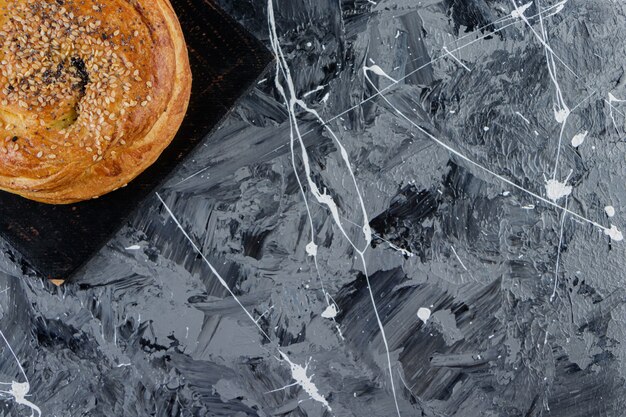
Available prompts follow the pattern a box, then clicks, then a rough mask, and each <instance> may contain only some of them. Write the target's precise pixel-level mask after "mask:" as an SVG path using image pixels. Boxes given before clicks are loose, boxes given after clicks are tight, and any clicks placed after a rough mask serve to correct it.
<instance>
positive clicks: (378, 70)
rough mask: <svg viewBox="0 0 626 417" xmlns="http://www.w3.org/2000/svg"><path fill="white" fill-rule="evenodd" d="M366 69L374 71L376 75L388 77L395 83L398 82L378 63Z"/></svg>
mask: <svg viewBox="0 0 626 417" xmlns="http://www.w3.org/2000/svg"><path fill="white" fill-rule="evenodd" d="M365 69H366V70H367V71H372V72H373V73H374V74H376V75H379V76H381V77H384V78H387V79H388V80H390V81H391V82H393V83H397V81H396V80H395V79H393V78H392V77H391V76H389V75H388V74H387V73H386V72H385V71H383V69H382V68H381V67H379V66H378V65H376V64H373V65H372V66H370V67H367V66H366V67H365Z"/></svg>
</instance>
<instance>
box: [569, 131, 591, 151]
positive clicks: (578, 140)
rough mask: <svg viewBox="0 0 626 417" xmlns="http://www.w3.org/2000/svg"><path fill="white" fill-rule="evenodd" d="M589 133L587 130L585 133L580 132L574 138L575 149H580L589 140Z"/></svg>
mask: <svg viewBox="0 0 626 417" xmlns="http://www.w3.org/2000/svg"><path fill="white" fill-rule="evenodd" d="M588 133H589V132H587V131H586V130H585V131H584V132H580V133H578V134H577V135H575V136H574V137H573V138H572V146H573V147H574V148H578V147H579V146H580V145H582V144H583V142H584V141H585V139H586V138H587V134H588Z"/></svg>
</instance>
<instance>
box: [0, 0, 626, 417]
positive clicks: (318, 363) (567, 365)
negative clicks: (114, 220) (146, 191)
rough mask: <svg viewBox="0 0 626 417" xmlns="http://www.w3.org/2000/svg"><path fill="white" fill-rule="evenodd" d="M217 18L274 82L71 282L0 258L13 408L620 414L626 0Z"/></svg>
mask: <svg viewBox="0 0 626 417" xmlns="http://www.w3.org/2000/svg"><path fill="white" fill-rule="evenodd" d="M219 3H220V4H221V5H222V6H223V7H224V8H225V9H226V10H227V11H228V12H229V13H230V14H231V15H232V16H233V17H235V18H236V19H237V20H238V21H239V22H240V23H241V24H242V25H244V26H245V27H246V28H248V29H249V30H250V31H251V32H252V33H253V34H254V35H255V36H257V37H258V38H259V39H261V40H262V41H263V42H265V44H266V45H267V46H268V48H269V49H271V50H273V52H274V53H275V54H276V56H277V58H278V59H277V62H276V65H274V66H273V67H272V68H271V69H270V71H269V72H268V74H267V75H266V77H265V78H264V79H263V80H261V82H260V83H259V84H258V85H257V87H256V88H255V89H254V90H253V91H251V92H250V94H248V95H247V96H246V97H244V98H243V99H242V100H241V102H240V104H239V105H238V106H237V107H236V108H235V109H234V110H233V112H232V114H231V115H230V116H229V117H228V118H227V119H226V120H225V121H224V123H223V125H222V127H221V128H220V130H219V131H218V132H217V133H216V134H215V135H213V136H212V137H211V138H209V139H207V141H206V143H205V144H204V145H203V146H201V148H200V149H199V150H198V151H197V152H196V154H195V155H194V157H193V159H192V160H190V161H189V162H188V163H187V164H186V165H185V166H183V167H181V169H180V170H179V172H178V173H177V175H176V177H175V178H173V179H172V180H171V181H170V182H169V183H168V184H167V185H166V186H165V187H163V188H162V189H161V190H160V191H159V192H158V195H155V196H154V197H153V198H152V199H150V200H149V201H147V202H146V204H145V205H144V206H143V207H142V209H141V210H140V213H139V214H138V215H137V216H136V217H135V218H133V219H132V221H130V222H129V223H128V225H127V226H126V227H125V228H124V229H123V230H121V231H120V233H119V234H118V235H117V237H116V238H115V239H113V240H112V241H111V242H110V243H109V244H108V245H107V247H106V248H104V249H103V250H102V251H101V253H100V254H99V255H98V256H97V257H96V258H95V259H94V260H93V261H92V262H91V263H90V264H89V266H88V267H87V268H86V270H85V271H83V272H82V273H81V274H80V275H79V276H78V277H77V278H76V280H75V281H73V282H71V283H69V284H67V285H65V286H63V287H61V288H57V287H55V286H54V285H52V284H51V283H48V282H43V281H41V280H38V279H37V278H35V277H32V276H29V274H28V271H23V270H22V268H21V267H20V266H19V265H20V264H19V257H18V256H17V255H16V254H14V253H13V252H12V251H11V249H10V248H8V247H6V245H4V246H3V250H2V251H1V254H0V270H1V271H2V273H1V275H0V331H1V332H2V333H1V335H2V336H3V337H4V338H6V340H4V339H2V338H0V390H1V391H2V393H0V416H28V415H31V412H32V413H34V415H39V411H40V412H41V415H42V416H58V417H61V416H71V417H74V416H76V417H78V416H90V417H92V416H114V415H115V416H125V417H132V416H141V417H144V416H162V417H166V416H167V417H170V416H176V417H179V416H180V417H182V416H235V417H244V416H291V417H295V416H311V417H314V416H355V417H356V416H358V417H368V416H377V417H387V416H397V415H401V416H459V417H461V416H462V417H467V416H493V417H495V416H502V417H504V416H506V417H512V416H520V417H521V416H564V417H565V416H567V417H576V416H581V417H582V416H584V417H591V416H616V417H617V416H622V415H623V409H624V406H625V404H624V402H626V395H624V394H625V393H626V389H625V386H624V378H626V331H625V329H626V290H625V289H624V288H625V286H624V280H625V278H624V266H625V264H626V260H625V258H624V255H625V254H626V242H624V241H622V240H621V238H622V236H621V232H620V231H621V230H624V227H625V225H624V216H623V213H622V207H624V206H625V205H626V193H625V192H624V187H625V186H624V184H625V179H626V164H625V163H624V162H625V155H626V146H625V145H624V140H623V138H624V129H625V121H626V117H625V114H624V112H626V104H625V102H623V101H622V100H626V88H625V86H626V75H625V73H624V71H625V70H624V62H625V61H624V58H625V51H624V45H626V39H625V38H626V35H625V34H626V31H624V30H623V29H624V28H626V3H624V2H621V1H607V0H569V1H561V2H556V1H554V0H552V1H549V0H541V1H539V0H534V1H530V2H526V1H521V2H518V3H515V2H513V1H505V0H422V1H409V0H386V1H385V0H381V1H367V0H274V2H273V3H267V2H265V1H261V0H220V1H219ZM270 6H271V7H270ZM27 381H28V384H25V383H26V382H27Z"/></svg>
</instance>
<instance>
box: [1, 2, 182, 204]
mask: <svg viewBox="0 0 626 417" xmlns="http://www.w3.org/2000/svg"><path fill="white" fill-rule="evenodd" d="M0 46H1V49H0V60H1V61H0V63H1V67H0V68H1V73H0V189H4V190H6V191H10V192H14V193H18V194H21V195H23V196H25V197H27V198H31V199H35V200H38V201H43V202H48V203H71V202H75V201H80V200H85V199H88V198H95V197H98V196H100V195H102V194H104V193H107V192H109V191H112V190H114V189H117V188H119V187H121V186H124V185H125V184H126V183H127V182H128V181H130V180H132V179H133V178H134V177H135V176H137V175H138V174H139V173H141V172H142V171H143V170H144V169H145V168H147V167H148V166H149V165H150V164H151V163H153V162H154V161H155V160H156V158H157V157H158V156H159V155H160V153H161V152H162V151H163V149H164V148H165V147H166V146H167V145H168V144H169V143H170V141H171V139H172V137H173V135H174V134H175V132H176V130H177V129H178V127H179V125H180V123H181V122H182V118H183V116H184V113H185V110H186V107H187V103H188V100H189V94H190V83H191V77H190V71H189V63H188V58H187V52H186V48H185V44H184V38H183V35H182V32H181V30H180V26H179V24H178V21H177V19H176V16H175V14H174V12H173V10H172V8H171V5H170V4H169V2H168V1H167V0H146V1H138V0H134V1H132V0H109V1H106V2H104V1H93V0H92V1H89V0H87V1H79V0H51V1H50V0H49V1H35V0H23V1H20V0H18V1H6V0H0Z"/></svg>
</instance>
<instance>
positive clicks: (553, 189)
mask: <svg viewBox="0 0 626 417" xmlns="http://www.w3.org/2000/svg"><path fill="white" fill-rule="evenodd" d="M571 193H572V186H571V185H567V183H566V182H560V181H557V180H554V179H550V180H548V181H546V196H547V197H548V198H549V199H550V200H552V201H554V202H556V201H557V200H559V199H561V198H563V197H566V196H568V195H570V194H571Z"/></svg>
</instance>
